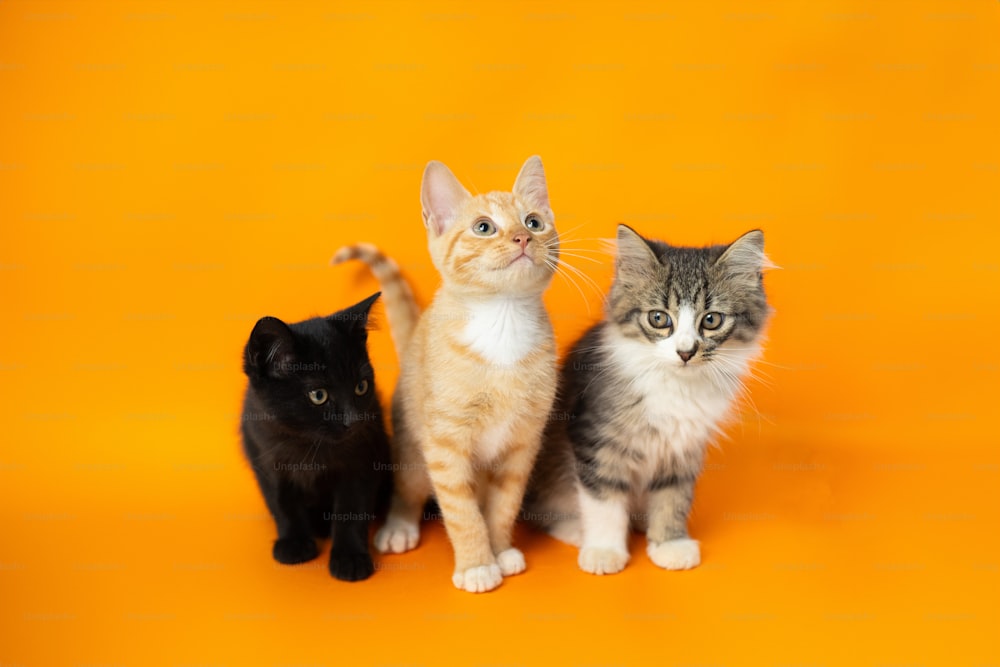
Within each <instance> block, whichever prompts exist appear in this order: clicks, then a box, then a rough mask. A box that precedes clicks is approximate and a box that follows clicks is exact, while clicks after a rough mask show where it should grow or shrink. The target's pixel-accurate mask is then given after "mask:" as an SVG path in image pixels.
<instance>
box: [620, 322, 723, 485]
mask: <svg viewBox="0 0 1000 667" xmlns="http://www.w3.org/2000/svg"><path fill="white" fill-rule="evenodd" d="M611 349H612V350H613V351H612V354H613V356H614V362H615V364H616V365H617V367H618V368H619V369H620V371H621V373H622V376H623V379H628V380H629V381H630V384H629V387H630V389H631V391H632V392H634V393H635V395H637V396H641V397H642V399H641V403H640V408H641V410H642V414H643V416H644V417H645V419H646V420H647V421H648V426H649V430H648V433H650V435H651V439H650V441H649V442H645V443H642V446H643V449H644V450H645V451H644V453H645V454H646V455H647V459H646V461H647V465H646V466H644V468H645V469H646V470H649V469H651V468H653V469H655V468H656V467H657V464H658V462H659V461H660V460H663V459H666V458H673V457H680V458H686V457H687V456H688V455H689V454H691V453H694V452H695V451H696V450H699V449H701V448H703V447H704V446H705V445H706V444H708V442H709V441H710V440H711V439H712V437H713V436H714V435H716V434H718V433H720V431H721V422H722V421H723V420H724V419H725V417H726V416H727V413H728V412H729V410H730V408H731V406H732V404H733V400H734V399H735V397H736V395H737V394H738V392H739V388H740V384H739V383H738V382H736V381H735V380H733V379H727V378H728V377H729V376H727V377H724V376H722V375H721V374H719V373H713V372H712V371H710V370H709V369H707V368H698V367H696V366H691V367H678V366H676V365H673V364H669V363H665V362H664V361H663V359H662V357H661V356H660V355H659V354H658V352H657V351H656V350H655V348H654V346H652V345H650V344H648V343H645V342H641V341H634V340H616V341H614V343H613V344H612V345H611ZM709 363H711V362H709ZM650 459H652V461H651V460H650ZM649 464H652V465H649Z"/></svg>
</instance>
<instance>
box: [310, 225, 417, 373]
mask: <svg viewBox="0 0 1000 667" xmlns="http://www.w3.org/2000/svg"><path fill="white" fill-rule="evenodd" d="M352 259H358V260H361V261H362V262H364V263H365V264H367V265H368V266H369V268H371V271H372V273H373V274H375V277H376V278H377V279H378V281H379V284H381V285H382V302H383V303H384V304H385V313H386V316H387V317H388V318H389V327H390V329H391V330H392V340H393V343H394V344H395V346H396V354H397V355H398V356H399V358H400V359H402V358H403V350H405V349H406V348H407V347H408V346H409V344H410V339H411V338H412V337H413V329H414V327H416V326H417V320H418V319H420V308H419V307H418V306H417V301H416V299H414V298H413V290H412V289H410V284H409V283H408V282H406V278H404V277H403V274H402V273H401V272H400V270H399V265H398V264H396V262H395V260H393V259H390V258H389V257H386V256H385V255H384V254H382V252H381V251H380V250H379V249H378V248H376V247H375V246H373V245H372V244H370V243H358V244H356V245H351V246H345V247H343V248H341V249H340V250H338V251H337V252H336V253H334V255H333V259H332V260H330V263H331V264H341V263H343V262H347V261H350V260H352Z"/></svg>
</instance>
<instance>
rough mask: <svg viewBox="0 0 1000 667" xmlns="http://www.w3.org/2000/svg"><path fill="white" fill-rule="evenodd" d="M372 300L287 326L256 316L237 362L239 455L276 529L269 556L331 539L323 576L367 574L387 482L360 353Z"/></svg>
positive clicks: (312, 551) (304, 557)
mask: <svg viewBox="0 0 1000 667" xmlns="http://www.w3.org/2000/svg"><path fill="white" fill-rule="evenodd" d="M378 297H379V295H378V294H374V295H372V296H370V297H368V298H367V299H365V300H364V301H362V302H361V303H358V304H356V305H354V306H351V307H350V308H346V309H344V310H342V311H340V312H338V313H335V314H333V315H330V316H329V317H326V318H319V317H317V318H313V319H310V320H306V321H304V322H299V323H297V324H292V325H287V324H285V323H284V322H282V321H281V320H279V319H277V318H275V317H264V318H261V319H260V320H259V321H258V322H257V324H256V326H254V328H253V332H252V333H251V334H250V340H249V342H247V344H246V348H245V350H244V355H243V370H244V372H245V373H246V375H247V377H248V378H249V386H248V387H247V392H246V398H245V400H244V405H243V425H242V431H243V451H244V453H245V454H246V457H247V459H249V461H250V464H251V465H252V467H253V471H254V475H255V476H256V478H257V483H258V485H259V486H260V490H261V493H262V494H263V496H264V501H265V502H266V503H267V508H268V509H269V510H270V512H271V515H272V516H273V517H274V520H275V523H276V524H277V527H278V539H277V541H275V543H274V549H273V555H274V559H275V560H276V561H278V562H279V563H286V564H292V563H303V562H305V561H309V560H312V559H313V558H316V556H317V555H319V550H318V549H317V547H316V540H315V538H317V537H327V536H330V535H331V533H332V537H333V546H332V548H331V550H330V574H332V575H333V576H334V577H336V578H337V579H343V580H344V581H358V580H360V579H367V578H368V577H370V576H371V575H372V573H373V572H374V571H375V568H374V565H373V563H372V558H371V554H370V553H369V550H368V526H369V524H370V522H371V521H372V519H373V518H374V514H375V511H376V505H377V502H378V501H379V499H380V496H382V497H385V496H387V495H388V484H390V483H391V478H390V477H389V475H388V471H389V470H390V455H389V441H388V439H387V438H386V434H385V426H384V422H383V418H382V409H381V407H379V402H378V396H377V395H376V393H375V377H374V374H373V372H372V365H371V362H370V361H369V359H368V350H367V340H368V313H369V309H370V308H371V306H372V304H373V303H375V300H376V299H377V298H378Z"/></svg>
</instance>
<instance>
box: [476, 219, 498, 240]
mask: <svg viewBox="0 0 1000 667" xmlns="http://www.w3.org/2000/svg"><path fill="white" fill-rule="evenodd" d="M472 231H473V232H474V233H475V235H476V236H493V235H494V234H496V233H497V226H496V225H495V224H493V221H492V220H490V219H488V218H479V220H476V222H475V223H473V225H472Z"/></svg>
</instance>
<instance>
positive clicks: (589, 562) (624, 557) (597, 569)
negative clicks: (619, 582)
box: [577, 547, 629, 574]
mask: <svg viewBox="0 0 1000 667" xmlns="http://www.w3.org/2000/svg"><path fill="white" fill-rule="evenodd" d="M628 559H629V554H628V552H627V551H620V550H618V549H607V548H604V547H584V548H583V549H581V550H580V557H579V558H578V559H577V563H578V564H579V565H580V569H581V570H583V571H584V572H590V573H591V574H615V573H616V572H621V571H622V570H624V569H625V564H626V563H628Z"/></svg>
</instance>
